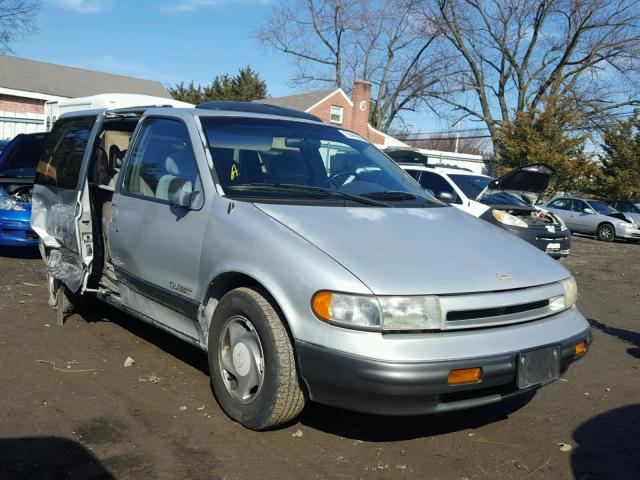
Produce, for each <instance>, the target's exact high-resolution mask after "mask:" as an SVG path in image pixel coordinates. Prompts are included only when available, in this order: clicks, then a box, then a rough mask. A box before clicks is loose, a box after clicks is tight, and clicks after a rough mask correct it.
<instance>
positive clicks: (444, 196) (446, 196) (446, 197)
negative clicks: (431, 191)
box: [438, 192, 454, 203]
mask: <svg viewBox="0 0 640 480" xmlns="http://www.w3.org/2000/svg"><path fill="white" fill-rule="evenodd" d="M438 198H439V199H440V200H442V201H443V202H447V203H451V202H453V200H454V197H453V193H451V192H440V193H439V194H438Z"/></svg>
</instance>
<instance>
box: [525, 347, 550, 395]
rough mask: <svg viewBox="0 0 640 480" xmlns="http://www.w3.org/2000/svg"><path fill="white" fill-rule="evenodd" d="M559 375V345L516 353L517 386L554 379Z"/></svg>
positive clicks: (528, 385)
mask: <svg viewBox="0 0 640 480" xmlns="http://www.w3.org/2000/svg"><path fill="white" fill-rule="evenodd" d="M559 376H560V345H554V346H551V347H545V348H537V349H535V350H529V351H526V352H520V353H519V354H518V373H517V381H518V388H519V389H523V388H528V387H532V386H534V385H540V384H543V383H547V382H550V381H552V380H555V379H556V378H558V377H559Z"/></svg>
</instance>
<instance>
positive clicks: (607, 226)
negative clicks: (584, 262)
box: [545, 197, 640, 242]
mask: <svg viewBox="0 0 640 480" xmlns="http://www.w3.org/2000/svg"><path fill="white" fill-rule="evenodd" d="M545 207H546V208H548V209H549V211H551V212H553V213H554V214H556V215H557V216H559V217H561V218H562V219H563V220H564V222H565V223H566V224H567V227H569V229H570V230H571V231H572V232H578V233H586V234H589V235H595V236H596V237H597V238H598V240H602V241H603V242H612V241H613V240H615V239H616V238H622V239H625V240H640V227H639V226H638V225H637V224H635V223H634V222H633V220H632V219H631V218H629V217H627V215H626V214H625V213H622V212H619V211H618V210H616V209H615V208H613V207H612V206H610V205H608V204H606V203H605V202H602V201H600V200H590V199H586V198H578V197H560V198H554V199H552V200H550V201H548V202H547V203H546V204H545Z"/></svg>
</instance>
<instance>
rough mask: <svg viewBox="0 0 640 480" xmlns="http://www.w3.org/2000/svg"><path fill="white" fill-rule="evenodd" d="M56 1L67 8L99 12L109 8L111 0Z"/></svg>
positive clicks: (75, 10)
mask: <svg viewBox="0 0 640 480" xmlns="http://www.w3.org/2000/svg"><path fill="white" fill-rule="evenodd" d="M55 3H56V4H58V5H59V6H60V7H62V8H66V9H67V10H73V11H74V12H78V13H97V12H102V11H103V10H105V9H106V8H107V4H108V3H109V1H108V0H107V1H105V0H55Z"/></svg>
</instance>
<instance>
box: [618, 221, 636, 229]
mask: <svg viewBox="0 0 640 480" xmlns="http://www.w3.org/2000/svg"><path fill="white" fill-rule="evenodd" d="M618 226H619V227H622V228H637V227H636V225H635V224H633V223H629V222H620V223H618Z"/></svg>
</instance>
